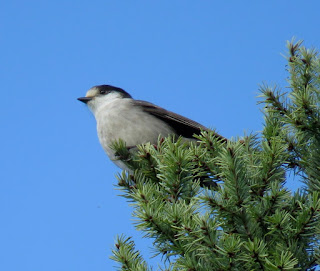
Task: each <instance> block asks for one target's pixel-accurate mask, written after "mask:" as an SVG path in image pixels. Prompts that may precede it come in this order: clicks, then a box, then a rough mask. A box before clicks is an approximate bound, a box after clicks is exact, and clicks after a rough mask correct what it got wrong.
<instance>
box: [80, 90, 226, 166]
mask: <svg viewBox="0 0 320 271" xmlns="http://www.w3.org/2000/svg"><path fill="white" fill-rule="evenodd" d="M78 100H79V101H81V102H83V103H85V104H87V105H88V106H89V108H90V109H91V111H92V113H93V114H94V116H95V119H96V121H97V131H98V137H99V141H100V143H101V145H102V147H103V149H104V150H105V152H106V153H107V155H108V156H109V158H110V159H111V160H112V161H113V162H114V163H115V164H116V165H117V166H119V167H120V168H122V169H126V170H127V169H128V168H127V167H126V166H125V164H124V163H123V162H122V161H120V160H119V159H117V156H116V153H115V150H114V149H113V148H112V147H111V145H112V144H113V143H114V142H115V141H117V140H119V139H122V140H123V141H124V142H125V143H126V146H127V147H128V148H132V147H135V146H136V145H140V144H144V143H147V142H150V143H151V144H157V142H158V138H159V136H162V137H167V136H169V135H177V136H181V137H183V138H184V139H187V140H192V139H193V140H194V137H193V135H195V134H196V135H199V134H200V133H201V130H209V129H207V128H206V127H205V126H203V125H201V124H199V123H197V122H195V121H193V120H191V119H188V118H186V117H183V116H181V115H178V114H176V113H173V112H171V111H168V110H166V109H163V108H161V107H159V106H157V105H154V104H152V103H149V102H145V101H140V100H134V99H133V98H132V97H131V95H130V94H129V93H127V92H126V91H124V90H123V89H121V88H118V87H114V86H110V85H99V86H94V87H92V88H91V89H89V90H88V92H87V94H86V96H85V97H81V98H78ZM215 136H216V137H217V138H218V139H219V140H221V141H227V139H225V138H224V137H222V136H220V135H219V134H215Z"/></svg>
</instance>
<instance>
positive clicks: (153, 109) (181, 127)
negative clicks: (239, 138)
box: [133, 100, 227, 141]
mask: <svg viewBox="0 0 320 271" xmlns="http://www.w3.org/2000/svg"><path fill="white" fill-rule="evenodd" d="M133 104H134V105H135V106H139V107H140V108H141V109H142V110H143V111H144V112H147V113H149V114H151V115H153V116H155V117H157V118H159V119H161V120H162V121H164V122H166V123H167V124H168V125H169V126H170V127H171V128H172V129H174V130H175V131H176V133H177V134H178V135H181V136H183V137H186V138H193V135H194V134H196V135H199V134H200V133H201V130H205V131H210V130H209V129H208V128H206V127H205V126H203V125H201V124H200V123H198V122H196V121H193V120H191V119H188V118H186V117H183V116H181V115H179V114H176V113H174V112H171V111H168V110H166V109H164V108H162V107H159V106H157V105H154V104H152V103H149V102H145V101H140V100H133ZM215 135H216V137H217V138H218V139H220V140H222V141H227V139H226V138H224V137H223V136H221V135H219V134H215Z"/></svg>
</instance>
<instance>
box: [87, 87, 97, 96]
mask: <svg viewBox="0 0 320 271" xmlns="http://www.w3.org/2000/svg"><path fill="white" fill-rule="evenodd" d="M98 93H99V90H98V88H96V87H93V88H90V89H89V90H88V91H87V93H86V97H90V98H91V97H95V96H96V95H97V94H98Z"/></svg>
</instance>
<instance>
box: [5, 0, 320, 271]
mask: <svg viewBox="0 0 320 271" xmlns="http://www.w3.org/2000/svg"><path fill="white" fill-rule="evenodd" d="M319 10H320V2H319V1H318V0H314V1H305V2H303V1H292V0H291V1H213V0H212V1H209V0H208V1H190V0H186V1H173V0H170V1H169V0H165V1H139V0H137V1H102V0H101V1H61V0H57V1H34V0H30V1H16V0H10V1H2V3H1V6H0V22H1V30H0V31H1V32H0V49H1V62H0V63H1V66H0V69H1V72H0V79H1V107H0V111H1V113H0V120H1V127H2V131H1V142H2V146H1V156H0V157H1V161H0V162H1V163H0V167H1V171H0V174H1V179H0V185H1V189H0V214H1V222H0V255H1V261H0V270H6V271H11V270H12V271H20V270H21V271H22V270H23V271H43V270H46V271H51V270H52V271H53V270H59V271H70V270H77V271H84V270H86V271H87V270H95V271H100V270H101V271H102V270H103V271H105V270H113V268H112V267H113V266H115V264H114V263H113V262H112V261H111V260H109V259H108V257H109V255H110V254H111V247H112V246H113V244H114V238H115V236H116V234H121V233H126V234H128V235H132V236H134V239H135V241H137V246H138V248H139V249H142V250H143V251H144V255H145V256H147V257H148V256H150V253H149V249H148V247H150V242H148V241H146V240H141V236H142V234H141V233H139V232H136V231H135V230H134V226H133V220H132V217H131V212H132V209H131V208H130V207H128V203H127V202H126V201H125V199H123V198H122V197H119V196H118V194H119V191H117V190H115V187H114V184H115V183H116V179H115V177H114V176H115V174H116V173H117V172H119V170H118V169H117V168H116V167H115V166H114V165H113V164H112V163H111V162H110V161H109V160H108V158H107V157H106V155H105V154H104V152H103V150H102V148H101V147H100V145H99V142H98V139H97V135H96V130H95V120H94V118H93V116H92V115H91V113H90V112H89V110H87V108H86V107H85V105H84V104H82V103H80V102H78V101H77V100H76V98H77V97H80V96H83V95H84V94H85V92H86V91H87V89H89V88H90V87H91V86H93V85H97V84H113V85H116V86H119V87H122V88H124V89H125V90H127V91H128V92H129V93H131V94H132V96H133V97H135V98H137V99H142V100H148V101H151V102H153V103H155V104H158V105H160V106H163V107H165V108H167V109H169V110H172V111H175V112H177V113H180V114H183V115H185V116H187V117H189V118H192V119H194V120H196V121H198V122H200V123H202V124H204V125H206V126H208V127H212V128H216V129H217V130H218V131H219V132H220V133H221V134H222V135H224V136H226V137H228V138H230V137H232V136H241V135H243V134H244V132H245V131H247V132H256V131H259V130H261V129H262V122H263V117H262V113H261V112H260V109H259V107H258V106H257V105H256V102H257V99H256V96H257V94H258V85H259V84H261V83H262V82H268V83H278V84H280V85H282V86H286V82H285V77H286V72H285V63H286V61H285V59H284V58H283V57H282V56H281V53H284V52H285V51H286V48H285V44H286V40H288V39H291V38H292V37H293V36H296V37H297V38H300V39H304V40H305V45H307V46H310V45H312V46H315V47H318V48H319V47H320V35H319Z"/></svg>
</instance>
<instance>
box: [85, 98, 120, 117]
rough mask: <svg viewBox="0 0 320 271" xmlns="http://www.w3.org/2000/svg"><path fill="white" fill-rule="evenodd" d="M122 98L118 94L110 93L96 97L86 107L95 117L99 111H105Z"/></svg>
mask: <svg viewBox="0 0 320 271" xmlns="http://www.w3.org/2000/svg"><path fill="white" fill-rule="evenodd" d="M122 99H123V97H122V96H121V94H120V93H118V92H111V93H109V94H107V95H102V96H96V97H94V98H93V99H92V100H91V101H89V102H88V106H89V108H90V110H91V111H92V113H93V114H94V115H95V117H96V116H97V115H98V114H99V112H100V111H101V110H106V109H107V108H108V107H109V106H110V105H111V104H113V103H114V102H117V101H119V100H122Z"/></svg>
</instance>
